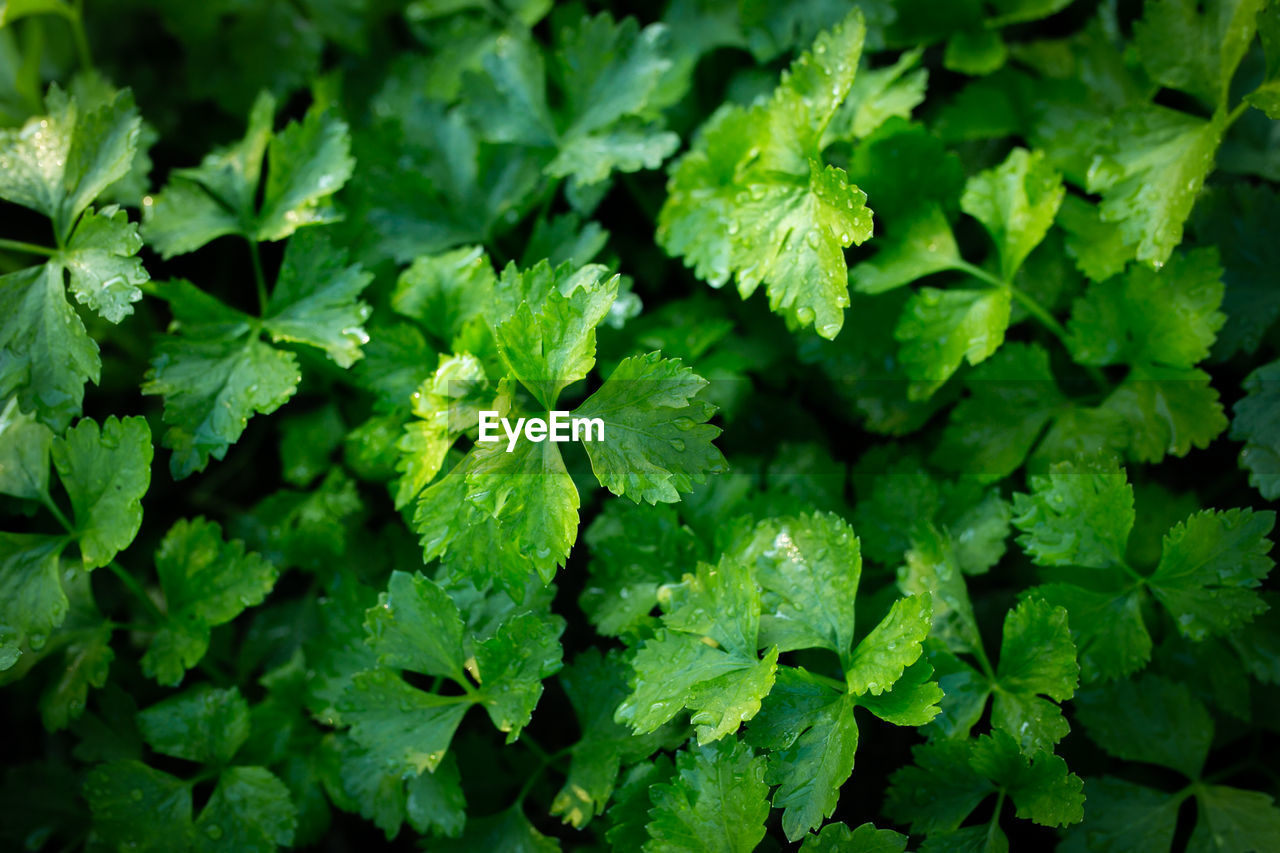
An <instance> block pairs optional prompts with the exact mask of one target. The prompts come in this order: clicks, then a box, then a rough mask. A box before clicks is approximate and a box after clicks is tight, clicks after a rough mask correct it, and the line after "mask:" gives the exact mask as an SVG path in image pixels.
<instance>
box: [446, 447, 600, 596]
mask: <svg viewBox="0 0 1280 853" xmlns="http://www.w3.org/2000/svg"><path fill="white" fill-rule="evenodd" d="M471 458H472V460H473V463H472V465H471V466H470V469H469V470H468V471H467V472H466V497H467V500H468V502H469V503H470V504H471V505H472V506H474V507H476V508H477V509H479V510H480V511H481V513H482V514H484V515H486V516H488V517H490V518H494V519H496V520H497V521H498V523H499V525H500V527H501V529H502V534H501V535H503V536H505V537H507V538H508V539H509V542H510V545H511V547H513V548H515V549H516V550H517V551H518V552H519V553H520V554H521V555H522V556H523V557H524V558H525V559H526V560H527V561H528V562H527V565H528V566H530V567H532V568H534V569H536V570H537V571H538V573H539V575H541V577H542V580H543V582H544V583H550V582H551V579H552V578H553V577H555V573H556V568H557V567H558V566H561V565H564V563H565V561H566V560H567V559H568V557H569V549H570V548H572V547H573V543H574V541H575V540H576V539H577V537H578V507H579V506H580V505H581V499H580V498H579V496H578V488H577V486H575V485H574V483H573V478H572V477H570V476H569V472H568V471H567V470H566V469H565V467H564V459H563V457H561V455H560V450H559V448H557V447H556V445H555V444H554V443H552V442H549V441H546V442H541V443H537V442H533V441H527V440H523V439H522V440H521V441H519V442H517V444H516V447H515V450H514V451H513V452H511V453H507V452H506V447H505V446H504V445H502V443H501V442H493V443H492V444H478V445H476V449H475V450H473V451H472V453H471ZM429 494H430V493H429V492H428V495H429ZM427 500H429V497H428V496H424V498H423V502H424V503H425V502H426V501H427Z"/></svg>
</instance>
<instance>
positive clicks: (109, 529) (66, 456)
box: [52, 416, 152, 569]
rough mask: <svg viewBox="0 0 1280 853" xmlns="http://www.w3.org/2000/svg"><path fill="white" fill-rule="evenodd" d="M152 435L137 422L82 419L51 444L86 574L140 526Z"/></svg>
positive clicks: (108, 559)
mask: <svg viewBox="0 0 1280 853" xmlns="http://www.w3.org/2000/svg"><path fill="white" fill-rule="evenodd" d="M151 454H152V450H151V430H150V428H149V427H148V426H147V422H146V421H145V420H143V419H142V418H138V417H130V418H125V419H124V420H118V419H116V418H115V417H114V416H112V417H109V418H107V419H106V420H105V421H103V422H102V428H101V429H99V428H98V424H97V423H96V422H94V421H93V420H90V419H89V418H84V419H82V420H81V421H80V422H79V423H77V424H76V425H75V427H73V428H72V429H70V430H68V431H67V433H66V435H65V436H59V437H58V438H55V439H54V442H53V448H52V455H53V464H54V467H56V468H57V469H58V476H59V477H60V478H61V479H62V485H63V486H64V487H65V488H66V490H67V496H68V497H70V498H71V507H72V509H73V510H74V512H75V527H76V529H75V534H74V535H75V537H76V540H77V541H78V542H79V544H80V555H81V558H82V559H83V560H84V567H85V568H86V569H95V568H97V567H99V566H105V565H106V564H107V563H110V562H111V560H112V559H113V558H114V557H115V555H116V554H117V553H118V552H120V551H123V550H124V549H125V548H127V547H129V543H130V542H132V541H133V537H134V536H136V535H137V533H138V528H139V527H140V526H141V525H142V496H143V495H144V494H146V492H147V487H148V486H150V485H151Z"/></svg>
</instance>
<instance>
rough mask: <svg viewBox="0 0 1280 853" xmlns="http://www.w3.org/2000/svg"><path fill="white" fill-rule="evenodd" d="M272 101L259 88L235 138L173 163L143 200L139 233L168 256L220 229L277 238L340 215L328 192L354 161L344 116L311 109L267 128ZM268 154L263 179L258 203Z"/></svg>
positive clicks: (206, 239) (192, 248) (251, 236)
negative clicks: (182, 164) (278, 127)
mask: <svg viewBox="0 0 1280 853" xmlns="http://www.w3.org/2000/svg"><path fill="white" fill-rule="evenodd" d="M275 108H276V103H275V99H274V98H273V97H272V96H271V95H270V94H269V93H267V92H262V93H260V94H259V95H258V97H257V99H256V100H255V101H254V104H253V108H252V110H251V111H250V113H249V120H248V128H247V130H246V132H245V136H244V138H243V139H242V140H240V141H239V142H237V143H235V144H233V145H230V146H227V147H225V148H219V149H216V150H214V151H213V152H211V153H210V154H208V155H206V156H205V158H204V159H203V160H202V161H201V163H200V165H199V166H197V167H195V168H189V169H178V170H176V171H175V172H174V173H173V174H172V175H171V176H170V179H169V183H168V184H167V185H166V186H165V188H164V189H163V190H161V191H160V192H159V193H157V194H156V195H155V196H154V197H148V198H147V199H144V206H143V212H144V214H145V216H144V221H143V226H142V232H143V236H144V237H145V238H146V240H147V242H148V243H150V244H151V245H153V246H155V247H156V249H157V250H158V251H159V252H160V254H161V255H163V256H164V257H166V258H170V257H173V256H174V255H181V254H186V253H187V252H193V251H195V250H196V249H199V248H200V247H201V246H203V245H205V244H206V243H208V242H209V241H211V240H214V239H216V238H218V237H221V236H223V235H225V234H240V235H243V236H244V237H246V238H248V239H251V240H258V241H264V240H283V239H284V238H285V237H288V236H289V235H290V234H292V233H294V232H295V231H297V230H298V229H299V228H303V227H306V226H308V225H322V224H324V223H327V222H334V221H336V220H338V219H339V218H341V217H340V216H339V214H338V212H337V210H336V209H335V208H334V207H333V206H332V205H331V204H330V200H331V197H332V196H333V194H334V193H336V192H337V191H338V190H340V189H342V186H343V185H344V184H345V183H346V182H347V180H348V179H349V178H350V177H351V173H352V170H353V169H354V167H355V161H354V160H353V159H352V158H351V154H350V148H351V141H350V137H349V135H348V132H347V125H346V123H345V122H344V121H342V120H341V119H339V118H337V117H336V116H333V115H331V114H328V113H325V112H324V111H323V110H322V109H318V108H315V107H313V108H312V109H311V110H309V111H308V112H307V115H306V117H305V118H304V119H303V120H302V121H301V122H296V121H294V122H290V123H289V124H288V126H286V127H285V129H284V130H282V131H280V132H279V133H273V131H272V122H273V121H274V118H275ZM264 155H265V156H266V164H267V180H266V186H265V188H264V189H263V190H262V204H261V207H260V208H258V205H257V198H258V193H259V182H260V180H261V177H262V167H263V157H264Z"/></svg>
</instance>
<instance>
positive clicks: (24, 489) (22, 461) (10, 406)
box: [0, 398, 53, 500]
mask: <svg viewBox="0 0 1280 853" xmlns="http://www.w3.org/2000/svg"><path fill="white" fill-rule="evenodd" d="M52 444H53V433H52V432H51V431H50V430H49V428H48V427H47V426H45V425H44V424H42V423H40V422H39V421H37V420H36V419H35V416H34V415H28V414H23V412H22V410H21V409H19V408H18V401H17V399H16V398H10V400H9V401H8V402H7V403H6V404H5V406H4V409H3V410H0V493H3V494H6V495H10V496H12V497H15V498H21V499H24V500H40V499H41V498H42V497H44V496H46V495H48V494H49V448H50V447H51V446H52Z"/></svg>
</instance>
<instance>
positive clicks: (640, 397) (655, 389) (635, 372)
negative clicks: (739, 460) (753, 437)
mask: <svg viewBox="0 0 1280 853" xmlns="http://www.w3.org/2000/svg"><path fill="white" fill-rule="evenodd" d="M706 385H707V381H706V380H705V379H703V378H702V377H700V376H698V375H697V374H696V373H694V372H693V371H692V370H690V369H689V368H687V367H685V366H684V365H683V364H681V362H680V361H679V360H678V359H664V358H662V356H661V354H660V353H657V352H653V353H649V354H648V355H642V356H633V357H631V358H627V359H623V361H622V362H621V363H619V364H618V366H617V367H616V368H615V369H614V371H613V373H612V374H610V376H609V378H608V379H607V380H606V381H605V383H604V384H603V385H602V386H601V387H600V389H599V390H597V391H596V393H594V394H592V395H591V397H589V398H588V399H587V401H586V402H585V403H583V404H582V405H581V406H579V407H578V408H577V409H576V410H575V411H574V412H573V415H574V417H580V418H599V419H600V420H601V421H602V422H603V423H604V435H603V441H600V440H596V441H588V442H584V445H583V446H584V447H585V448H586V451H587V455H588V456H589V457H590V458H591V467H592V470H593V471H595V474H596V478H597V479H598V480H599V481H600V483H601V485H603V486H604V487H605V488H607V489H609V491H611V492H613V493H614V494H616V495H623V496H626V497H628V498H630V499H631V500H633V501H635V502H636V503H639V502H640V501H642V500H643V501H645V502H647V503H651V504H654V503H658V502H664V503H674V502H676V501H678V500H680V494H681V493H682V492H689V491H692V489H693V486H694V484H695V483H701V482H703V481H705V479H706V476H707V475H708V474H714V473H718V472H720V471H722V470H724V468H725V462H724V457H723V456H722V455H721V454H720V451H719V450H717V449H716V447H715V446H714V445H713V444H712V440H713V439H715V437H716V436H718V435H719V434H720V429H719V428H718V427H715V426H711V425H710V424H708V423H707V421H708V420H709V419H710V418H711V416H712V414H713V413H714V412H715V407H714V406H712V405H711V404H710V403H707V402H704V401H702V400H699V399H695V398H696V396H697V394H698V393H699V392H700V391H701V390H702V389H703V388H705V387H706Z"/></svg>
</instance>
